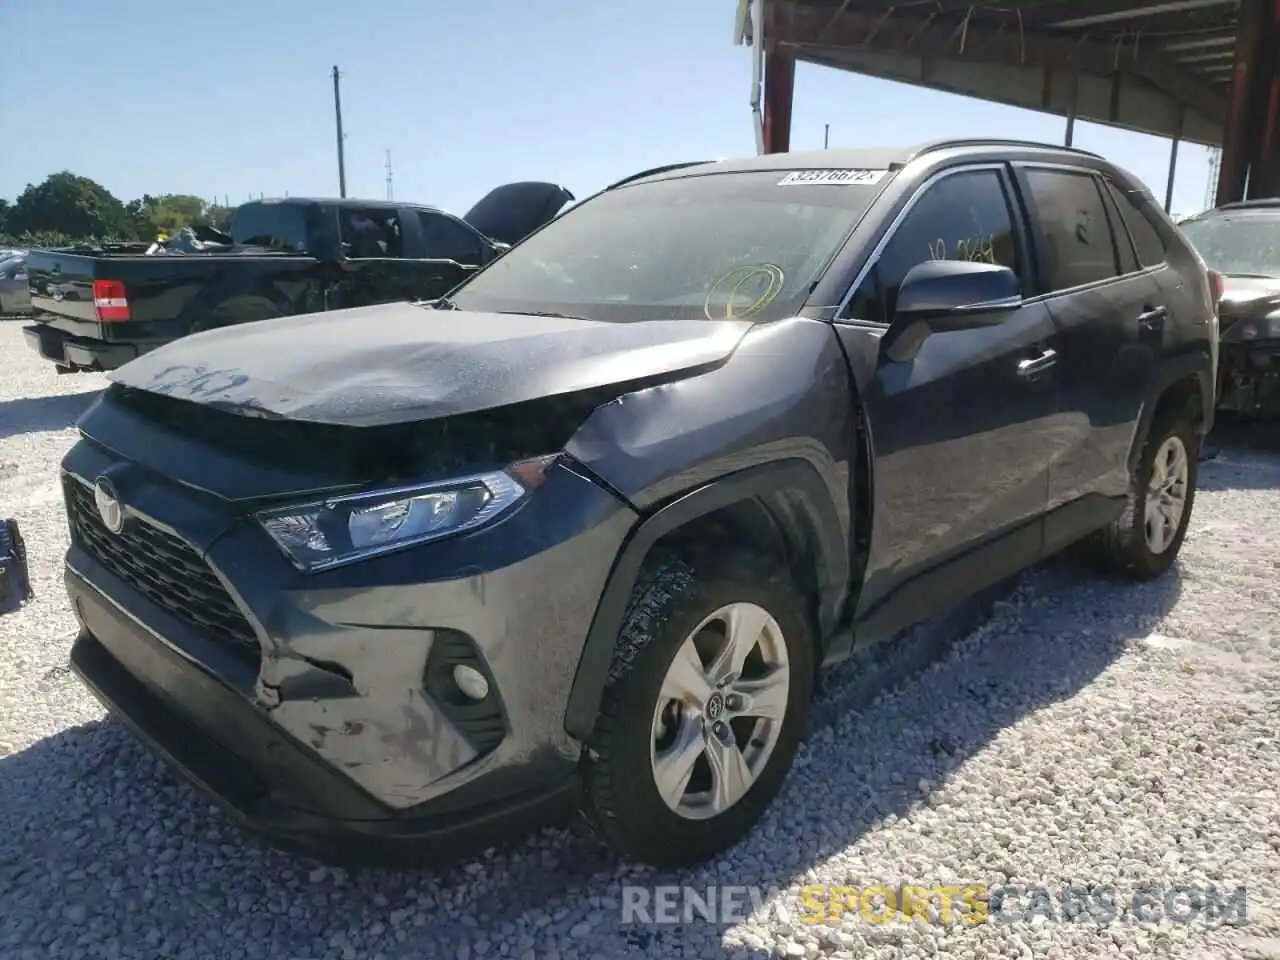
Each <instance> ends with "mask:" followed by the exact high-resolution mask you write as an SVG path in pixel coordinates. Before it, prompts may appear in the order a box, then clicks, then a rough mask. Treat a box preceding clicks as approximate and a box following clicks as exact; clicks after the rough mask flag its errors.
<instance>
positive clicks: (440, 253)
mask: <svg viewBox="0 0 1280 960" xmlns="http://www.w3.org/2000/svg"><path fill="white" fill-rule="evenodd" d="M418 222H419V224H421V229H422V247H423V253H422V255H423V257H425V258H426V259H428V260H453V261H454V262H456V263H463V264H467V265H468V266H479V265H480V264H481V263H483V262H484V244H483V243H482V242H481V240H480V238H479V237H477V236H476V235H475V234H474V233H472V232H471V231H470V230H468V229H467V228H466V227H464V226H462V225H461V224H459V223H457V222H455V221H454V220H452V219H451V218H449V217H446V216H442V215H441V214H438V213H427V212H426V211H420V212H419V213H418Z"/></svg>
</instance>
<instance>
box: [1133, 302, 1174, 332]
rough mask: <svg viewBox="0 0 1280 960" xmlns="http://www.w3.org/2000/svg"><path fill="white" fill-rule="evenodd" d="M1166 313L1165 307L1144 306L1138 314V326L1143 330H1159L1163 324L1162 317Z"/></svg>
mask: <svg viewBox="0 0 1280 960" xmlns="http://www.w3.org/2000/svg"><path fill="white" fill-rule="evenodd" d="M1168 314H1169V311H1168V309H1167V308H1166V307H1146V308H1145V309H1144V310H1143V311H1142V313H1140V314H1138V326H1140V327H1142V328H1143V329H1144V330H1159V329H1160V328H1161V327H1162V326H1164V318H1165V317H1166V316H1168Z"/></svg>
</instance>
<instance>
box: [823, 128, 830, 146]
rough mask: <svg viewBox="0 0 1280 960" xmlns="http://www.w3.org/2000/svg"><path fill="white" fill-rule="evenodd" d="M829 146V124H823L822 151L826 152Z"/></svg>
mask: <svg viewBox="0 0 1280 960" xmlns="http://www.w3.org/2000/svg"><path fill="white" fill-rule="evenodd" d="M830 145H831V124H829V123H824V124H823V125H822V149H823V150H826V149H827V147H829V146H830Z"/></svg>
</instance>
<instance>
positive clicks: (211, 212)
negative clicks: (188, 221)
mask: <svg viewBox="0 0 1280 960" xmlns="http://www.w3.org/2000/svg"><path fill="white" fill-rule="evenodd" d="M235 212H236V208H235V207H224V206H223V205H222V204H220V203H211V204H209V206H208V207H206V208H205V211H204V217H205V219H204V222H205V223H207V224H209V226H211V227H217V228H218V229H219V230H229V229H230V228H231V218H232V217H233V216H234V215H235Z"/></svg>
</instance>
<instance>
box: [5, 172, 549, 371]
mask: <svg viewBox="0 0 1280 960" xmlns="http://www.w3.org/2000/svg"><path fill="white" fill-rule="evenodd" d="M571 200H573V194H572V193H570V192H569V191H568V190H566V189H565V188H564V187H560V186H557V185H555V184H551V183H540V182H532V181H531V182H522V183H513V184H507V185H506V186H502V187H498V188H497V189H496V190H493V191H492V192H490V193H489V194H488V195H487V196H486V197H484V198H483V199H482V200H481V201H480V202H479V203H477V204H476V205H475V206H474V207H472V209H471V210H470V211H468V213H467V215H466V216H465V217H455V216H453V215H451V214H448V213H446V212H445V211H443V210H438V209H436V208H435V207H427V206H422V205H420V204H412V203H399V202H392V201H376V200H350V199H348V200H315V199H307V198H300V197H293V198H286V199H283V200H257V201H252V202H250V203H246V204H243V205H242V206H240V207H238V208H237V209H236V212H235V214H234V216H233V219H232V222H231V225H230V227H229V230H228V234H227V235H225V237H224V239H225V241H226V243H223V244H216V245H215V246H213V247H212V248H211V249H208V250H204V251H201V252H188V253H173V254H155V253H148V245H147V244H138V245H135V247H133V248H129V247H127V246H124V247H120V246H117V247H116V248H115V249H112V250H104V249H82V250H76V249H69V250H33V251H31V254H30V256H29V263H28V267H29V271H28V272H29V275H30V279H29V282H30V288H31V298H32V299H31V302H32V305H33V306H34V307H35V309H36V310H37V311H38V315H37V317H36V318H35V320H36V322H35V323H34V324H32V325H31V326H29V327H26V328H25V330H24V332H25V334H26V338H27V342H28V344H29V346H30V347H31V349H33V350H35V351H36V352H37V353H39V354H40V355H41V356H42V357H44V358H45V359H47V360H49V361H50V362H51V363H53V364H54V365H55V366H56V367H57V368H58V370H59V371H60V372H73V371H77V370H114V369H115V368H117V367H119V366H121V365H122V364H125V363H128V362H129V361H130V360H132V359H134V358H135V357H138V356H140V355H142V354H144V353H146V352H147V351H149V350H154V349H155V348H156V347H158V346H161V345H162V344H165V343H169V342H171V341H173V340H177V339H179V338H180V337H184V336H187V335H188V334H192V333H199V332H200V331H203V330H214V329H219V328H221V327H228V326H235V325H237V324H242V323H250V322H253V321H256V320H265V319H268V318H271V317H283V316H292V315H295V314H302V313H315V312H318V311H323V310H340V309H343V308H346V307H355V306H363V305H367V304H374V303H386V302H389V301H393V300H429V299H434V298H436V297H439V296H441V295H443V294H445V293H447V292H449V291H450V290H451V289H453V288H454V287H456V286H457V285H458V284H459V283H461V282H462V281H463V280H464V279H466V277H467V276H469V275H470V274H472V273H474V272H475V271H477V270H479V269H480V268H481V267H483V266H484V265H485V264H487V263H489V262H490V261H491V260H493V259H494V258H495V257H498V256H500V255H501V254H502V253H503V251H505V250H506V249H508V248H509V247H510V245H511V244H512V243H515V242H516V241H518V240H520V239H521V238H522V237H524V236H525V235H527V234H528V233H529V232H531V231H533V230H536V229H537V228H538V227H540V226H542V225H543V224H544V223H546V222H547V221H548V220H550V219H551V218H552V217H554V216H555V215H556V214H557V213H558V212H559V211H560V210H561V209H562V208H563V207H564V205H565V204H566V203H568V202H570V201H571Z"/></svg>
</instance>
